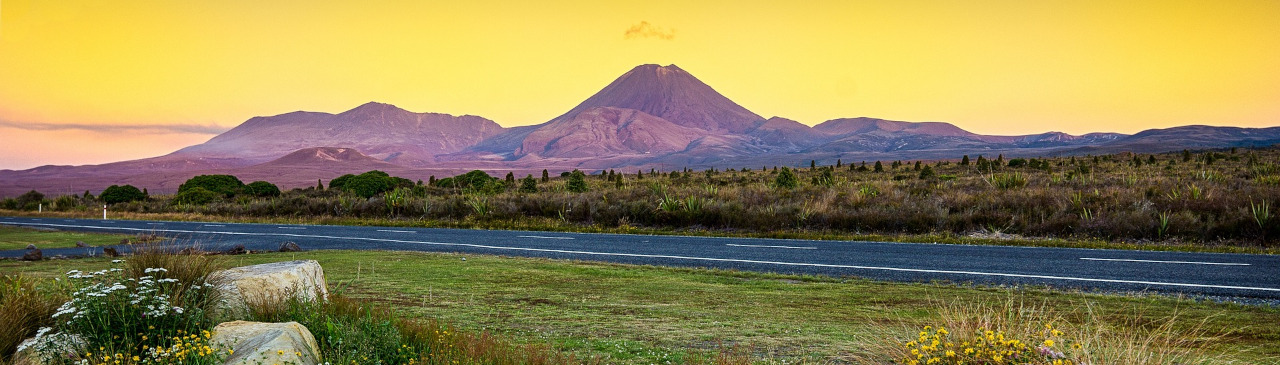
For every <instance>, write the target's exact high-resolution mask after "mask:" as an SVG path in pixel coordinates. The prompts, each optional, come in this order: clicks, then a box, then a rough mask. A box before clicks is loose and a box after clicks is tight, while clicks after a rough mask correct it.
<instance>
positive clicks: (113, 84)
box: [0, 0, 1280, 168]
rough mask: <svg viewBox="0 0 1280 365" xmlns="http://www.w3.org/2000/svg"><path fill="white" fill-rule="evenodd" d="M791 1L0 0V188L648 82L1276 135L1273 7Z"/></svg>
mask: <svg viewBox="0 0 1280 365" xmlns="http://www.w3.org/2000/svg"><path fill="white" fill-rule="evenodd" d="M795 3H798V4H790V2H782V1H741V0H736V1H723V2H712V1H660V0H659V1H655V0H651V1H629V2H606V1H561V2H550V1H548V2H535V1H529V2H519V1H457V2H448V3H444V2H434V1H352V2H338V1H323V2H316V1H234V0H228V1H171V0H160V1H127V0H121V1H97V0H87V1H74V2H72V1H28V0H0V137H2V138H3V139H5V140H7V142H6V143H0V156H3V157H0V168H26V167H33V166H36V165H40V164H46V163H55V164H83V163H100V162H108V161H115V160H120V159H126V158H141V157H149V156H154V155H159V154H163V153H167V152H170V151H172V150H174V149H176V148H179V147H182V146H185V145H189V144H193V143H198V142H200V141H202V140H204V139H207V138H209V137H211V136H212V135H211V134H207V133H203V132H199V131H195V133H193V127H206V126H209V125H217V126H223V127H231V126H234V125H236V124H238V123H240V122H242V121H244V120H245V119H248V118H249V117H252V116H256V115H274V114H280V113H285V112H289V111H294V110H314V111H326V112H340V111H343V110H346V109H349V108H352V107H355V106H357V105H359V104H361V103H364V102H367V101H380V102H387V103H392V104H396V105H398V106H400V107H402V108H405V109H408V110H411V111H416V112H427V111H430V112H443V113H451V114H474V115H480V116H484V117H487V118H490V119H493V120H495V121H497V122H498V123H500V124H502V125H504V126H515V125H526V124H534V123H541V122H544V121H547V120H549V119H551V118H552V117H555V116H557V115H559V114H560V113H563V112H565V111H567V110H568V109H570V108H572V107H573V106H574V105H576V104H577V103H578V102H580V101H582V100H583V99H585V98H586V97H588V96H590V95H591V94H592V93H594V92H595V91H597V90H599V89H600V88H602V87H603V86H604V85H606V84H607V83H608V82H610V81H612V80H613V79H614V78H616V77H617V76H619V75H621V74H622V73H623V72H625V71H627V70H629V69H630V68H631V67H634V66H635V65H639V64H644V63H659V64H663V65H666V64H677V65H679V66H680V67H681V68H683V69H685V70H687V71H689V72H691V73H693V74H694V75H695V76H697V77H699V78H700V79H701V80H703V81H704V82H706V83H707V84H709V85H711V86H712V87H714V88H716V89H717V90H718V91H720V92H721V93H723V94H725V95H726V96H728V97H729V98H730V99H733V100H734V101H737V102H738V103H739V104H741V105H743V106H744V107H746V108H748V109H750V110H752V111H755V112H756V113H759V114H761V115H763V116H765V117H769V116H774V115H778V116H784V117H788V118H791V119H795V120H798V121H800V122H802V123H806V124H810V125H812V124H816V123H820V122H822V121H824V120H828V119H833V118H841V117H856V116H872V117H879V118H887V119H897V120H909V121H945V122H951V123H954V124H956V125H958V126H960V127H962V128H965V129H968V130H970V131H974V132H977V133H985V134H1029V133H1038V132H1044V131H1050V130H1056V131H1064V132H1068V133H1077V134H1078V133H1085V132H1092V131H1112V132H1125V133H1132V132H1136V131H1139V130H1142V129H1147V128H1159V127H1169V126H1176V125H1185V124H1211V125H1237V126H1252V127H1257V126H1275V125H1280V1H1269V0H1268V1H1025V0H1017V1H982V0H972V1H942V0H925V1H913V0H895V1H874V2H872V1H861V2H859V1H830V2H824V1H800V2H795ZM641 22H646V23H648V24H647V25H646V26H641ZM633 28H635V29H637V31H636V32H634V33H633V34H632V36H631V37H628V36H627V32H628V30H629V29H633ZM64 124H74V125H77V126H79V127H82V128H79V129H65V128H61V127H59V126H60V125H64ZM33 125H35V126H39V127H38V128H35V127H31V126H33ZM103 125H115V126H122V127H117V128H107V129H102V130H98V129H95V128H94V126H103ZM147 125H159V126H181V127H182V128H176V129H175V131H168V130H166V129H164V128H149V129H139V128H137V127H140V126H147ZM194 129H199V128H194ZM9 142H12V143H9Z"/></svg>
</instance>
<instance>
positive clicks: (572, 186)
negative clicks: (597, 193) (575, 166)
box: [565, 170, 587, 193]
mask: <svg viewBox="0 0 1280 365" xmlns="http://www.w3.org/2000/svg"><path fill="white" fill-rule="evenodd" d="M586 178H587V175H586V174H583V173H582V171H578V170H573V172H571V173H569V182H568V183H566V184H565V189H566V190H569V191H570V192H574V193H585V192H586V191H587V180H586Z"/></svg>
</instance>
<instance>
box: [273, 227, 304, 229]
mask: <svg viewBox="0 0 1280 365" xmlns="http://www.w3.org/2000/svg"><path fill="white" fill-rule="evenodd" d="M276 228H281V229H307V227H276Z"/></svg>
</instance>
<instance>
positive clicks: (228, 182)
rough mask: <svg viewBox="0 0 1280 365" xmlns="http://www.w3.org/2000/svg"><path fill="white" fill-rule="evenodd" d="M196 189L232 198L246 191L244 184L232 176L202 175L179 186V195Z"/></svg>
mask: <svg viewBox="0 0 1280 365" xmlns="http://www.w3.org/2000/svg"><path fill="white" fill-rule="evenodd" d="M195 188H202V189H204V190H208V191H212V192H215V193H218V194H222V195H224V196H226V197H228V198H230V197H232V196H235V195H236V194H239V193H241V192H243V191H244V183H243V182H241V181H240V179H239V178H236V177H235V176H231V175H200V176H196V177H193V178H191V179H188V180H187V182H184V183H182V185H180V186H178V193H182V192H185V191H188V190H191V189H195Z"/></svg>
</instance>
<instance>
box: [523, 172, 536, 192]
mask: <svg viewBox="0 0 1280 365" xmlns="http://www.w3.org/2000/svg"><path fill="white" fill-rule="evenodd" d="M519 191H520V192H521V193H536V192H538V180H534V179H533V174H530V175H529V176H525V177H524V178H523V179H520V190H519Z"/></svg>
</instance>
